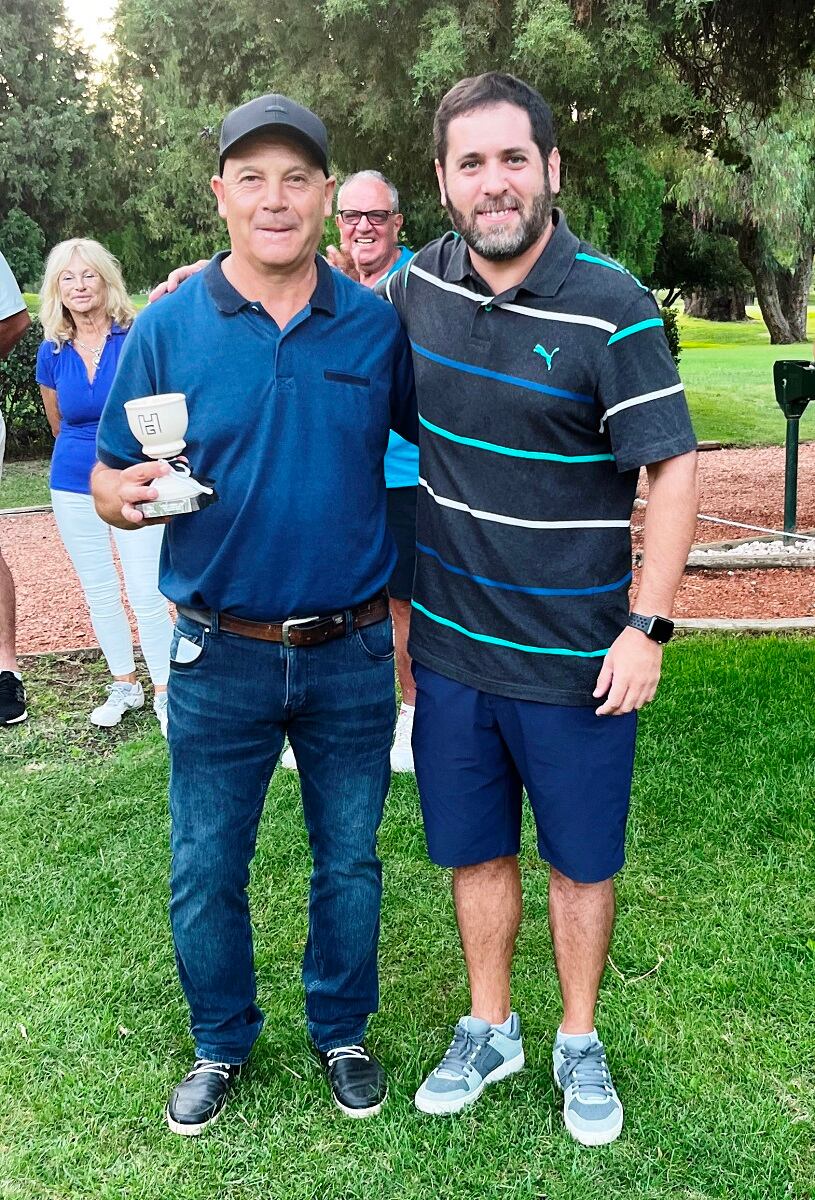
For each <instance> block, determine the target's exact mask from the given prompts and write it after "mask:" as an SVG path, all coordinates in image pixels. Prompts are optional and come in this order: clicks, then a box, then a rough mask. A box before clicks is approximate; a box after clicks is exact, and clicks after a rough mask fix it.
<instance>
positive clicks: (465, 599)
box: [378, 73, 697, 1145]
mask: <svg viewBox="0 0 815 1200" xmlns="http://www.w3.org/2000/svg"><path fill="white" fill-rule="evenodd" d="M434 138H435V149H436V157H437V162H436V170H437V174H438V179H439V185H440V189H441V198H442V202H443V203H444V204H445V205H446V207H447V210H448V213H449V214H450V217H451V219H452V222H453V225H454V227H455V230H456V232H455V233H449V234H446V235H445V236H444V237H442V238H441V239H439V240H438V241H436V242H433V243H432V244H431V245H429V246H426V247H425V248H424V249H423V250H420V251H419V252H418V254H417V255H416V256H415V257H414V258H413V259H412V260H411V262H410V263H408V264H407V265H406V266H404V267H403V268H401V270H400V271H398V272H396V273H395V274H393V275H391V276H390V277H389V278H388V279H387V280H386V281H383V283H382V284H380V285H378V286H379V288H380V289H381V290H382V291H384V292H385V294H386V295H387V298H388V299H389V300H390V302H391V303H392V304H393V305H394V306H395V308H396V309H397V311H398V312H399V315H400V316H401V318H402V320H403V322H404V323H405V325H406V327H407V330H408V334H409V336H410V339H411V343H412V348H413V357H414V369H415V375H416V390H417V394H418V399H419V420H420V425H421V430H420V480H419V484H420V487H419V505H418V530H417V543H418V545H417V574H416V581H415V587H414V593H413V610H414V611H413V617H412V621H411V636H410V652H411V654H412V657H413V659H414V671H415V675H416V681H417V685H418V697H417V707H416V724H415V730H414V740H413V745H414V757H415V762H416V774H417V779H418V783H419V790H420V794H421V800H422V810H423V815H424V820H425V827H426V832H427V841H428V848H429V851H430V855H431V858H432V859H433V860H434V861H435V862H436V863H438V864H439V865H441V866H446V867H452V868H453V869H454V870H453V891H454V897H455V904H456V915H457V918H458V924H459V929H460V933H461V940H462V944H463V948H464V954H465V958H466V962H467V969H468V974H469V981H470V989H471V994H472V1009H471V1012H470V1014H469V1015H467V1016H465V1017H463V1018H462V1019H461V1020H460V1021H459V1022H458V1025H457V1026H456V1030H455V1036H454V1039H453V1042H452V1044H451V1046H450V1047H449V1049H448V1050H447V1052H446V1053H445V1055H444V1057H443V1058H442V1060H441V1062H440V1064H439V1066H438V1067H437V1068H436V1069H435V1070H434V1071H433V1072H432V1073H431V1074H430V1076H429V1077H428V1078H427V1079H426V1080H425V1082H424V1083H423V1084H422V1086H421V1087H420V1088H419V1091H418V1092H417V1094H416V1105H417V1107H419V1108H420V1109H422V1110H423V1111H425V1112H431V1113H449V1112H455V1111H458V1110H459V1109H461V1108H463V1107H464V1106H465V1105H467V1104H470V1103H472V1101H474V1100H475V1099H477V1098H478V1096H479V1095H480V1094H481V1091H482V1090H483V1088H484V1086H485V1085H486V1084H487V1083H489V1082H492V1081H494V1080H498V1079H501V1078H503V1077H505V1076H507V1075H510V1074H512V1073H513V1072H514V1071H516V1070H519V1069H520V1068H521V1066H523V1062H524V1057H523V1050H522V1045H521V1035H520V1021H519V1018H518V1016H517V1014H516V1013H514V1012H512V1011H511V1004H510V967H511V962H512V953H513V948H514V943H515V937H516V934H517V931H518V926H519V923H520V916H521V885H520V877H519V872H518V860H517V854H518V849H519V838H520V821H521V796H522V788H524V787H525V788H526V790H527V792H528V794H529V798H530V801H531V805H532V809H533V812H534V815H535V820H536V824H537V831H538V846H539V850H540V853H541V855H542V857H543V858H544V859H546V860H547V861H548V862H549V863H550V866H551V877H550V889H549V913H550V924H551V929H552V936H553V941H554V949H555V957H556V962H557V969H558V975H559V980H560V987H561V993H562V997H563V1005H564V1011H563V1020H562V1023H561V1025H560V1028H559V1030H558V1032H557V1035H556V1039H555V1045H554V1060H553V1061H554V1070H555V1078H556V1080H557V1082H558V1084H559V1086H560V1088H561V1089H562V1090H563V1092H564V1117H565V1120H566V1124H567V1127H568V1128H569V1131H570V1133H571V1134H572V1136H573V1137H574V1138H576V1139H577V1140H578V1141H579V1142H582V1143H583V1144H585V1145H599V1144H602V1143H604V1142H609V1141H613V1140H614V1138H616V1137H617V1136H618V1135H619V1133H620V1130H621V1128H622V1105H621V1104H620V1101H619V1098H618V1096H617V1093H616V1091H615V1089H614V1086H613V1084H612V1081H611V1076H610V1073H609V1069H608V1065H607V1061H606V1057H605V1051H604V1049H603V1045H602V1043H601V1042H600V1041H599V1039H598V1037H597V1033H596V1031H595V1027H594V1010H595V1005H596V1000H597V993H598V989H599V985H600V979H601V976H602V973H603V967H604V964H605V960H606V954H607V951H608V945H609V940H610V937H611V930H612V925H613V920H614V884H613V876H614V874H615V873H616V872H617V871H618V870H619V869H620V868H621V867H622V865H623V847H624V837H625V826H626V819H627V813H628V803H629V793H630V785H631V774H632V768H633V761H634V742H635V733H636V721H637V710H638V709H639V708H641V707H642V706H643V705H644V704H646V703H647V702H648V701H649V700H650V699H651V698H652V697H653V695H654V692H655V690H656V686H657V682H658V680H659V674H660V666H661V658H662V645H661V643H662V642H664V641H666V640H667V637H668V636H670V632H671V630H672V628H673V626H672V624H671V622H670V621H669V620H668V619H667V618H668V616H669V614H670V612H671V608H672V604H673V600H674V595H675V592H676V589H677V587H678V585H679V581H680V579H681V576H682V571H683V568H684V564H685V560H686V556H687V550H688V547H689V545H690V543H691V539H692V536H693V531H694V528H695V514H696V509H697V490H696V461H695V446H696V441H695V438H694V435H693V430H692V427H691V423H690V419H689V416H688V411H687V405H686V403H685V398H684V394H683V391H682V385H681V383H680V382H679V378H678V375H677V372H676V368H675V366H674V363H673V360H672V358H671V355H670V353H669V350H668V346H667V342H666V340H665V336H664V331H663V328H662V321H661V320H660V317H659V312H658V309H657V307H656V305H655V303H654V300H653V298H652V296H651V295H650V293H649V292H648V291H647V289H646V288H644V287H643V286H642V285H641V284H640V283H639V282H638V281H637V280H636V279H634V278H633V276H631V275H630V274H629V273H628V272H627V271H625V270H624V268H622V267H621V266H620V265H619V264H617V263H615V262H612V261H611V260H609V259H608V258H607V257H605V256H604V255H603V254H601V253H599V252H598V251H596V250H594V249H592V248H591V247H590V246H587V245H586V244H585V243H582V242H580V241H579V240H578V238H577V237H575V236H574V234H572V233H571V232H570V230H569V229H568V227H567V224H566V220H565V218H564V216H563V214H562V213H561V212H559V211H558V210H554V209H553V207H552V195H553V193H555V192H557V191H558V188H559V167H560V160H559V155H558V151H557V149H556V148H555V136H554V129H553V123H552V114H551V111H550V109H549V108H548V106H547V105H546V104H545V102H544V101H543V99H542V98H541V97H540V96H539V95H538V93H537V92H535V91H534V90H533V89H532V88H530V87H528V86H527V85H526V84H524V83H522V82H520V81H519V80H517V79H514V78H513V77H512V76H509V75H502V74H497V73H490V74H488V75H482V76H479V77H478V78H475V79H465V80H463V81H461V82H460V83H458V84H457V85H456V86H455V87H454V88H452V89H451V91H450V92H448V93H447V95H446V96H445V97H444V99H443V101H442V103H441V105H440V107H439V110H438V112H437V114H436V120H435V126H434ZM641 466H646V467H647V470H648V479H649V486H650V500H649V506H648V510H647V517H646V525H645V566H644V569H643V573H642V580H641V583H640V588H639V594H638V598H637V613H636V614H631V615H629V605H628V589H629V584H630V582H631V540H630V519H631V511H632V505H633V501H634V496H635V490H636V486H637V478H638V473H639V469H640V467H641Z"/></svg>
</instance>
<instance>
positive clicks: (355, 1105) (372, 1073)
mask: <svg viewBox="0 0 815 1200" xmlns="http://www.w3.org/2000/svg"><path fill="white" fill-rule="evenodd" d="M318 1053H319V1055H320V1062H321V1063H322V1064H323V1067H324V1068H325V1073H326V1075H327V1076H328V1082H329V1083H330V1084H331V1095H332V1096H333V1097H334V1103H335V1104H336V1106H337V1108H341V1109H342V1111H343V1112H344V1113H345V1115H346V1116H347V1117H375V1116H376V1114H377V1113H378V1112H380V1111H381V1109H382V1105H383V1104H384V1103H385V1097H386V1096H387V1094H388V1078H387V1076H386V1074H385V1070H384V1068H383V1066H382V1064H381V1063H379V1062H377V1060H376V1059H375V1058H374V1056H373V1054H371V1053H370V1051H368V1050H366V1049H365V1046H364V1045H363V1046H337V1047H336V1048H335V1049H334V1050H327V1051H325V1052H323V1051H322V1050H319V1051H318Z"/></svg>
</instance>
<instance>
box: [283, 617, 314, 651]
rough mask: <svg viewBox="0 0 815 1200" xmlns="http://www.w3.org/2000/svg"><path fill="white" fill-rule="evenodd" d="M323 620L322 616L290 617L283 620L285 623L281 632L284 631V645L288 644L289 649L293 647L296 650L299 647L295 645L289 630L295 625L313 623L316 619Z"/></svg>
mask: <svg viewBox="0 0 815 1200" xmlns="http://www.w3.org/2000/svg"><path fill="white" fill-rule="evenodd" d="M322 620H323V618H322V617H288V618H287V619H286V620H285V621H284V622H283V625H282V627H281V632H282V637H283V645H284V646H286V648H287V649H289V650H291V649H295V650H296V649H297V647H296V646H294V645H293V643H292V640H291V638H290V637H289V630H290V629H291V628H292V627H293V626H295V625H312V624H314V623H315V622H316V621H322Z"/></svg>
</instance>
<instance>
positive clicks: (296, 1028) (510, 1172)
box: [0, 638, 815, 1200]
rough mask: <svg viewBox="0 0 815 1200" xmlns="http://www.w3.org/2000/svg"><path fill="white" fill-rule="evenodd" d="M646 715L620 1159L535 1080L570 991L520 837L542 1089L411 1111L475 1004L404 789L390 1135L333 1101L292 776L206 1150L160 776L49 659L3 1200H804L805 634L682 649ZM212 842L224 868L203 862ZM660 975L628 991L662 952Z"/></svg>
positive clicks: (9, 816) (13, 960) (808, 967)
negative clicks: (309, 1000) (251, 1005)
mask: <svg viewBox="0 0 815 1200" xmlns="http://www.w3.org/2000/svg"><path fill="white" fill-rule="evenodd" d="M666 668H667V670H666V678H665V681H664V683H663V686H662V690H661V694H660V697H659V700H658V701H657V703H656V704H655V705H654V706H653V707H652V709H651V710H650V711H648V712H647V714H645V716H644V718H643V721H642V736H641V740H640V747H639V752H638V769H637V774H636V787H635V799H634V807H633V815H632V822H631V831H630V832H631V837H630V843H629V866H628V867H627V868H626V870H625V871H624V872H623V874H622V876H621V879H620V888H619V921H618V926H617V932H616V936H615V942H614V946H613V950H612V955H613V958H614V962H615V963H616V965H617V967H618V968H619V970H620V971H621V972H622V974H623V976H624V977H625V981H624V980H622V979H620V978H619V977H618V976H617V975H616V974H614V973H613V972H611V971H609V972H608V975H607V978H606V980H605V982H604V986H603V991H602V998H601V1005H600V1012H599V1022H598V1023H599V1028H600V1030H601V1033H602V1035H603V1036H604V1037H605V1039H606V1041H607V1044H608V1046H609V1052H610V1058H611V1063H612V1067H613V1069H614V1071H615V1077H616V1081H617V1083H618V1086H619V1089H620V1092H621V1094H622V1096H623V1099H624V1102H625V1104H626V1112H627V1116H626V1127H625V1130H624V1133H623V1136H622V1138H621V1139H620V1141H619V1142H617V1143H616V1144H615V1145H613V1146H611V1147H608V1148H605V1149H602V1150H595V1151H591V1150H583V1149H581V1148H579V1147H577V1146H576V1145H575V1144H574V1143H572V1142H571V1140H570V1139H569V1137H568V1135H567V1134H566V1133H565V1132H564V1130H563V1127H562V1123H561V1118H560V1116H559V1114H558V1112H557V1101H556V1096H555V1092H554V1088H553V1084H552V1079H551V1070H550V1062H549V1045H550V1040H551V1037H552V1034H553V1031H554V1028H555V1024H556V1022H557V1020H558V1007H559V1006H558V993H557V985H556V980H555V974H554V970H553V964H552V954H551V949H550V944H549V937H548V933H547V929H546V915H545V914H546V871H545V869H543V867H542V866H541V864H540V863H539V861H538V860H537V857H536V855H535V853H534V849H533V842H532V837H531V830H530V829H529V827H528V826H527V828H526V829H525V836H524V848H523V851H522V863H523V872H524V886H525V897H526V918H525V923H524V927H523V930H522V934H521V938H520V943H519V947H518V954H517V960H516V967H515V974H514V999H515V1003H516V1005H517V1007H518V1009H519V1010H520V1012H521V1013H522V1016H523V1020H524V1023H525V1025H524V1028H525V1041H526V1052H527V1062H528V1067H527V1070H526V1071H525V1072H523V1073H522V1074H521V1075H519V1076H517V1077H515V1078H513V1079H512V1080H510V1081H507V1082H506V1083H505V1084H501V1085H499V1086H497V1087H495V1088H494V1089H492V1090H491V1091H490V1092H489V1093H488V1094H487V1095H486V1096H485V1097H483V1098H482V1100H481V1101H480V1102H479V1104H478V1105H476V1106H475V1107H474V1108H473V1109H472V1110H471V1111H470V1112H469V1113H467V1114H464V1115H462V1116H460V1117H458V1118H452V1119H446V1120H445V1119H433V1118H429V1117H425V1116H422V1115H420V1114H418V1113H417V1112H416V1111H415V1110H414V1109H413V1108H412V1106H411V1102H410V1098H411V1094H412V1091H413V1089H414V1088H415V1086H416V1084H417V1083H418V1081H419V1080H420V1079H421V1077H422V1074H423V1072H424V1071H425V1070H426V1069H427V1068H428V1067H429V1066H430V1065H431V1064H432V1063H433V1061H434V1059H436V1058H437V1057H438V1055H439V1053H440V1051H441V1050H442V1049H443V1048H444V1046H445V1045H446V1043H447V1040H448V1037H449V1033H450V1026H451V1025H452V1023H453V1022H454V1021H455V1020H456V1018H457V1017H458V1015H459V1014H460V1013H461V1012H463V1011H465V1010H466V1008H467V991H466V982H465V973H464V969H463V966H462V963H461V956H460V952H459V950H458V945H457V937H456V929H455V922H454V918H453V914H452V910H451V906H450V902H449V897H448V890H449V880H448V878H447V875H446V873H444V872H441V871H438V870H436V869H434V868H433V867H432V866H430V865H429V864H428V862H427V860H426V858H425V852H424V846H423V839H422V832H421V823H420V817H419V809H418V802H417V797H416V791H415V786H414V784H413V781H412V780H405V779H400V780H398V781H397V782H396V783H395V784H394V787H393V788H392V791H391V795H390V798H389V802H388V806H387V810H386V819H385V823H384V826H383V830H382V836H381V852H382V856H383V860H384V863H385V903H384V912H383V937H382V953H381V967H382V1009H381V1011H380V1013H379V1015H378V1016H377V1017H376V1018H375V1019H374V1020H373V1022H372V1028H371V1039H372V1043H373V1044H374V1045H375V1046H376V1048H377V1049H378V1050H379V1052H380V1053H381V1055H382V1057H383V1059H384V1060H385V1061H386V1063H387V1064H388V1065H389V1067H390V1070H391V1092H390V1097H389V1100H388V1103H387V1106H386V1109H385V1111H384V1113H383V1115H382V1116H381V1117H380V1118H378V1119H376V1120H372V1121H368V1122H353V1121H348V1120H347V1119H345V1118H343V1117H342V1115H341V1114H340V1113H338V1112H337V1111H336V1110H335V1109H334V1108H332V1106H331V1105H330V1104H329V1102H328V1098H327V1093H326V1087H325V1084H324V1082H323V1080H322V1078H321V1076H320V1073H319V1071H318V1070H317V1068H316V1066H315V1064H314V1061H313V1059H312V1057H311V1055H310V1053H309V1049H308V1046H307V1044H306V1038H305V1033H304V1027H303V1019H302V997H301V992H300V985H299V978H298V976H299V959H300V954H301V949H302V944H303V939H304V937H305V932H306V895H307V886H308V870H309V868H308V857H307V845H306V839H305V835H304V832H303V823H302V816H301V811H300V803H299V786H298V781H297V778H296V776H293V775H291V774H287V773H281V774H280V776H279V777H276V778H275V779H274V781H273V785H272V788H271V792H270V796H269V802H268V803H267V806H266V813H265V816H264V821H263V823H262V828H261V836H260V839H259V845H258V854H257V859H256V861H255V865H254V871H253V882H252V902H253V910H254V919H255V927H256V956H257V966H258V978H259V988H260V1000H261V1003H262V1005H263V1006H264V1008H265V1010H266V1014H267V1027H266V1031H265V1033H264V1035H263V1037H262V1039H261V1040H260V1042H259V1043H258V1046H257V1048H256V1053H255V1055H254V1059H253V1065H252V1068H251V1071H250V1072H249V1073H248V1074H247V1076H246V1077H245V1079H244V1080H243V1081H242V1083H241V1085H240V1088H239V1090H238V1091H237V1092H236V1094H235V1096H234V1100H233V1102H232V1103H231V1104H230V1107H229V1108H228V1110H227V1112H226V1113H225V1115H224V1117H223V1119H222V1120H221V1121H220V1122H219V1124H218V1125H217V1126H216V1127H215V1128H214V1129H213V1130H212V1131H211V1132H210V1134H209V1135H208V1136H205V1137H202V1138H201V1139H199V1140H197V1141H192V1140H184V1139H180V1138H177V1137H174V1136H173V1135H172V1134H170V1133H169V1131H168V1130H167V1129H166V1127H165V1126H164V1125H163V1122H162V1108H163V1104H164V1102H165V1099H166V1095H167V1092H168V1091H169V1089H170V1088H171V1086H172V1084H173V1083H174V1082H175V1081H176V1080H177V1079H178V1077H179V1076H180V1075H181V1074H182V1072H183V1071H184V1069H185V1067H186V1066H187V1064H188V1062H189V1058H190V1044H189V1041H188V1038H187V1034H186V1014H185V1008H184V1005H183V1002H182V999H181V995H180V992H179V988H178V985H177V982H176V978H175V971H174V965H173V957H172V950H171V945H170V937H169V932H168V927H167V916H166V904H167V884H166V879H167V873H168V866H169V864H168V851H167V833H168V830H167V817H166V800H165V792H166V785H167V756H166V750H165V746H164V744H163V743H162V741H161V739H160V736H159V734H158V731H157V728H156V725H155V721H154V720H153V718H152V715H151V714H150V713H149V712H143V713H140V714H137V715H135V716H133V717H131V718H128V721H127V723H126V724H123V726H121V727H120V728H119V729H118V730H114V731H111V732H109V733H105V732H102V731H98V730H93V729H92V728H91V727H90V726H89V725H88V723H87V716H86V714H87V712H88V710H89V708H90V707H91V706H92V704H93V703H94V702H95V699H96V698H97V697H98V694H99V692H100V690H101V685H102V682H103V680H104V676H103V673H102V670H101V667H100V665H99V664H98V663H94V664H81V665H79V666H77V664H75V663H73V662H72V661H70V660H67V659H64V658H56V657H53V658H50V659H45V660H41V661H40V663H39V665H38V666H37V667H36V669H32V670H30V671H29V672H28V676H27V678H28V683H29V687H30V692H31V714H32V715H31V721H30V722H29V724H28V726H26V727H23V728H19V729H17V730H14V731H6V732H5V733H4V740H3V751H4V753H3V755H2V758H0V838H1V839H2V845H3V855H2V857H0V912H2V920H3V929H4V935H5V936H4V942H3V945H4V953H3V955H2V959H0V1083H1V1085H2V1094H3V1101H2V1119H1V1120H0V1149H1V1150H2V1153H1V1154H0V1196H1V1197H3V1198H4V1200H6V1198H12V1197H13V1198H15V1200H17V1198H21V1200H46V1198H47V1200H86V1198H91V1197H92V1198H93V1200H121V1198H124V1200H284V1198H285V1200H316V1198H318V1197H319V1198H320V1200H363V1198H364V1200H369V1198H370V1200H380V1198H384V1200H397V1198H398V1200H429V1198H431V1200H437V1198H441V1197H444V1198H445V1200H446V1198H450V1200H459V1198H464V1197H478V1198H479V1200H481V1198H488V1200H503V1198H505V1197H512V1198H518V1200H521V1198H523V1200H527V1198H528V1200H544V1198H546V1200H583V1198H584V1197H586V1196H603V1197H615V1198H620V1200H663V1198H664V1200H714V1198H715V1200H775V1198H778V1200H782V1198H783V1200H804V1198H805V1197H811V1196H813V1194H815V1190H814V1189H815V1144H813V1143H815V1137H814V1136H813V1123H812V1122H813V1117H815V1071H813V1065H815V1030H814V1029H813V1024H812V1012H813V1007H815V812H814V811H813V804H812V796H813V784H815V775H814V773H813V759H812V727H811V702H812V694H811V680H812V678H813V672H815V641H805V640H796V639H790V640H761V641H758V640H755V641H754V640H737V639H732V640H727V639H723V638H705V639H701V638H700V639H694V640H690V639H686V640H682V641H680V642H679V643H678V644H672V645H671V646H670V647H669V648H668V651H667V653H666ZM214 850H215V848H213V852H214ZM660 956H661V957H662V958H663V960H664V961H663V962H662V964H661V966H660V967H659V969H658V970H657V971H656V972H654V973H652V974H650V975H648V976H647V978H638V977H639V976H642V975H644V974H645V973H646V972H647V971H649V970H650V968H652V967H654V965H655V964H656V963H657V962H658V961H659V959H660Z"/></svg>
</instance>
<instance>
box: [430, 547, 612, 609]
mask: <svg viewBox="0 0 815 1200" xmlns="http://www.w3.org/2000/svg"><path fill="white" fill-rule="evenodd" d="M416 549H417V550H419V551H420V552H421V553H422V554H429V555H430V557H431V558H435V559H436V561H437V562H439V563H441V565H442V566H443V567H444V569H445V571H451V572H452V573H453V575H461V576H462V577H463V578H464V579H472V580H473V582H474V583H481V584H483V585H484V587H493V588H500V589H501V591H504V592H523V594H524V595H525V596H599V595H601V593H603V592H616V591H617V590H618V589H619V588H622V587H628V585H629V583H630V582H631V572H630V571H628V572H627V574H625V575H623V577H622V579H617V580H616V581H615V582H614V583H604V584H602V585H600V586H598V587H588V588H546V587H522V586H521V585H520V584H518V583H500V582H499V581H498V580H496V579H488V578H487V577H486V576H485V575H471V574H470V572H469V571H465V570H464V569H463V568H462V567H454V566H453V564H452V563H449V562H445V560H444V559H443V558H442V556H441V555H440V554H439V553H438V551H436V550H433V549H431V547H430V546H423V545H422V544H421V542H417V543H416Z"/></svg>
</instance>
